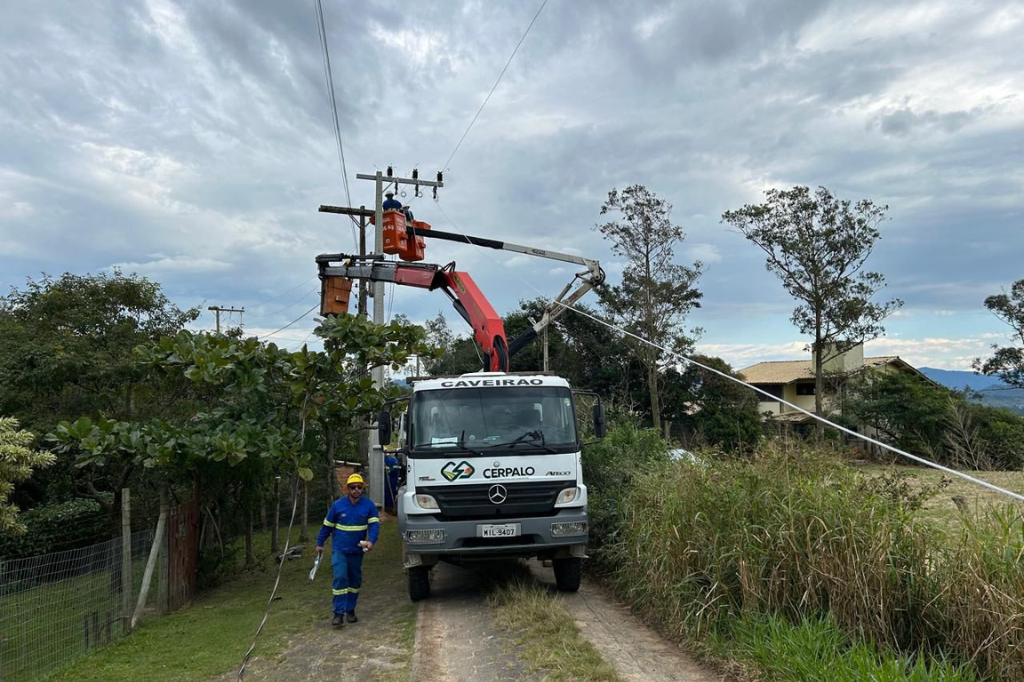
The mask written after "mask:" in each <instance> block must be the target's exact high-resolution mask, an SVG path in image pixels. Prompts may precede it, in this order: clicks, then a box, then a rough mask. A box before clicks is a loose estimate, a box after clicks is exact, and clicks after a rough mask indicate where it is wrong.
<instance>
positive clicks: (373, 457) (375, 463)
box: [356, 166, 444, 499]
mask: <svg viewBox="0 0 1024 682" xmlns="http://www.w3.org/2000/svg"><path fill="white" fill-rule="evenodd" d="M356 178H357V179H359V180H373V181H374V185H375V189H376V192H375V202H374V212H373V213H374V227H375V228H376V229H375V230H374V236H373V252H374V253H380V254H383V253H384V187H386V186H388V185H394V186H395V189H398V186H399V185H413V187H414V192H415V194H416V196H419V194H420V187H432V188H433V190H434V197H435V198H436V197H437V190H438V188H440V187H444V182H443V181H444V177H443V176H442V175H441V172H440V171H438V172H437V180H436V181H432V180H420V177H419V171H418V170H416V169H413V171H412V177H411V178H400V177H396V176H395V175H394V173H393V171H392V167H391V166H388V170H387V174H386V175H385V174H384V173H382V172H381V171H377V172H376V173H374V174H373V175H368V174H364V173H357V174H356ZM373 321H374V322H375V323H376V324H384V283H383V282H374V283H373ZM371 376H372V378H373V385H374V386H376V387H377V388H382V387H383V386H384V368H383V367H374V368H373V372H372V374H371ZM371 440H372V444H373V447H372V450H371V454H370V490H371V492H372V494H373V495H378V496H379V497H378V499H383V497H384V496H383V493H384V445H386V443H381V442H379V440H378V438H377V432H376V431H373V432H371Z"/></svg>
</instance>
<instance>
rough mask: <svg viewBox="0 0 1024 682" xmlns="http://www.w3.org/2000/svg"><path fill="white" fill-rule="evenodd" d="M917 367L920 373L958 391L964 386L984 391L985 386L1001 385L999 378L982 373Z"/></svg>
mask: <svg viewBox="0 0 1024 682" xmlns="http://www.w3.org/2000/svg"><path fill="white" fill-rule="evenodd" d="M918 369H919V370H920V371H921V374H924V375H925V376H926V377H928V378H929V379H931V380H932V381H934V382H935V383H937V384H942V385H943V386H945V387H946V388H955V389H957V390H958V391H962V390H963V389H964V388H970V389H972V390H975V391H984V390H985V389H987V388H998V387H999V386H1002V382H1000V381H999V379H996V378H995V377H989V376H985V375H984V374H975V373H974V372H961V371H957V370H951V369H934V368H932V367H919V368H918Z"/></svg>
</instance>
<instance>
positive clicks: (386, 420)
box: [377, 410, 391, 448]
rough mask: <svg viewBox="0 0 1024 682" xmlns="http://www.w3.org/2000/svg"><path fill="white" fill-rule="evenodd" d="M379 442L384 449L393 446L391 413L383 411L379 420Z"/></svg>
mask: <svg viewBox="0 0 1024 682" xmlns="http://www.w3.org/2000/svg"><path fill="white" fill-rule="evenodd" d="M377 440H378V441H379V442H380V446H381V447H382V448H383V447H384V446H385V445H390V444H391V413H390V412H388V411H387V410H383V411H382V412H381V413H380V417H379V418H378V419H377Z"/></svg>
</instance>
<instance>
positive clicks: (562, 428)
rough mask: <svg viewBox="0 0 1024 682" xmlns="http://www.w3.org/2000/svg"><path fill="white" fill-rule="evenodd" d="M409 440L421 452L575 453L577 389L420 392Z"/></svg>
mask: <svg viewBox="0 0 1024 682" xmlns="http://www.w3.org/2000/svg"><path fill="white" fill-rule="evenodd" d="M409 411H410V413H411V415H412V423H411V424H410V432H409V440H410V442H411V443H412V448H411V450H412V451H413V452H415V453H416V455H417V456H421V457H430V456H432V455H433V454H435V453H436V455H437V456H438V457H445V456H447V455H446V454H445V453H448V452H451V451H452V450H464V451H466V450H468V451H471V452H472V451H477V452H479V451H480V450H492V449H500V450H509V451H516V452H518V451H524V452H525V451H532V452H534V453H536V452H538V451H539V452H571V451H573V450H575V449H577V443H576V419H575V411H574V408H573V400H572V392H571V391H570V390H569V389H568V388H565V387H562V386H528V387H527V386H517V387H494V388H452V389H441V390H437V391H423V392H421V393H416V394H415V395H414V396H413V398H412V404H411V405H410V407H409Z"/></svg>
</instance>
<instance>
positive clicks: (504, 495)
mask: <svg viewBox="0 0 1024 682" xmlns="http://www.w3.org/2000/svg"><path fill="white" fill-rule="evenodd" d="M487 499H489V500H490V501H491V502H492V503H493V504H501V503H502V502H504V501H505V500H507V499H508V491H507V490H505V486H503V485H500V484H495V485H492V486H491V489H490V490H488V491H487Z"/></svg>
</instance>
